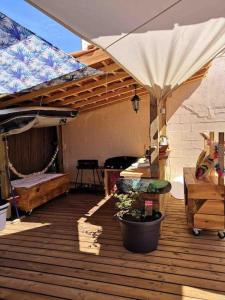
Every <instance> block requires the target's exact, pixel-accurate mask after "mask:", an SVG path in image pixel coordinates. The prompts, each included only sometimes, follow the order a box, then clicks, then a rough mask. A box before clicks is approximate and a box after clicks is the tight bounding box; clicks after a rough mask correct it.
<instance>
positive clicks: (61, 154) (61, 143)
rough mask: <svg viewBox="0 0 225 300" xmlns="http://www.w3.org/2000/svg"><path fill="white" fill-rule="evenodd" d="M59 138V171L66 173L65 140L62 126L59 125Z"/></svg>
mask: <svg viewBox="0 0 225 300" xmlns="http://www.w3.org/2000/svg"><path fill="white" fill-rule="evenodd" d="M57 139H58V147H59V152H58V166H59V171H60V172H61V173H64V165H63V140H62V126H57Z"/></svg>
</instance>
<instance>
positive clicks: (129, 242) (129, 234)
mask: <svg viewBox="0 0 225 300" xmlns="http://www.w3.org/2000/svg"><path fill="white" fill-rule="evenodd" d="M118 219H119V222H120V227H121V230H122V237H123V244H124V247H125V248H126V249H127V250H129V251H132V252H136V253H148V252H151V251H154V250H156V249H157V246H158V240H159V234H160V224H161V222H162V220H163V219H164V216H161V218H159V219H157V220H155V221H151V222H133V221H127V220H124V219H123V218H121V217H118Z"/></svg>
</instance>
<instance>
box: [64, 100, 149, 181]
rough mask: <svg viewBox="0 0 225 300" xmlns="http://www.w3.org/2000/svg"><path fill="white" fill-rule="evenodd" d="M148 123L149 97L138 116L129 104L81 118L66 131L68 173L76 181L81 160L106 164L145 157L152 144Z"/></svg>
mask: <svg viewBox="0 0 225 300" xmlns="http://www.w3.org/2000/svg"><path fill="white" fill-rule="evenodd" d="M148 123H149V101H148V99H147V97H145V98H143V97H142V100H141V105H140V111H139V112H138V113H137V114H136V113H135V112H134V111H133V110H132V106H131V103H130V101H127V102H122V103H120V104H118V105H112V106H109V107H107V108H102V109H99V110H96V111H94V112H90V113H85V114H83V115H80V116H78V117H77V119H76V120H75V121H73V122H72V123H70V124H68V125H66V126H65V127H64V128H63V142H64V167H65V171H67V172H69V173H70V174H71V178H74V175H75V165H76V163H77V160H78V159H98V160H99V163H100V165H103V163H104V161H105V159H106V158H109V157H112V156H121V155H125V156H126V155H132V156H142V155H143V154H144V145H145V144H146V145H148V144H149V141H148ZM89 177H90V176H89Z"/></svg>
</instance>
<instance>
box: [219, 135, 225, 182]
mask: <svg viewBox="0 0 225 300" xmlns="http://www.w3.org/2000/svg"><path fill="white" fill-rule="evenodd" d="M218 156H219V167H220V170H221V171H222V176H218V184H219V185H224V132H219V144H218Z"/></svg>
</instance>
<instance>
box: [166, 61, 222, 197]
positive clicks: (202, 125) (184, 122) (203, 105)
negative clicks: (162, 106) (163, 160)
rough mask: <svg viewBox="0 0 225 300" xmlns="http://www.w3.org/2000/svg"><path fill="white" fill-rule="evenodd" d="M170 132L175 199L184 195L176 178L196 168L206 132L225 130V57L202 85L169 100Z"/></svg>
mask: <svg viewBox="0 0 225 300" xmlns="http://www.w3.org/2000/svg"><path fill="white" fill-rule="evenodd" d="M167 119H168V126H167V133H168V137H169V140H170V146H171V149H172V152H171V154H170V164H169V165H170V172H169V173H170V174H171V180H172V182H174V184H173V190H172V192H173V193H174V195H175V196H182V189H183V187H182V185H181V184H178V183H176V182H175V181H176V178H178V177H180V176H182V170H183V167H189V166H190V167H191V166H195V164H196V160H197V158H198V155H199V153H200V152H201V150H202V148H203V138H202V137H201V136H200V132H203V131H215V132H219V131H225V57H221V58H216V59H215V60H214V62H213V63H212V66H211V67H210V69H209V71H208V73H207V75H206V77H205V78H204V79H203V80H202V81H201V82H195V83H192V84H187V85H185V86H183V87H181V88H179V89H178V90H177V91H175V92H174V93H173V95H172V97H170V98H169V99H168V101H167Z"/></svg>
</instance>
